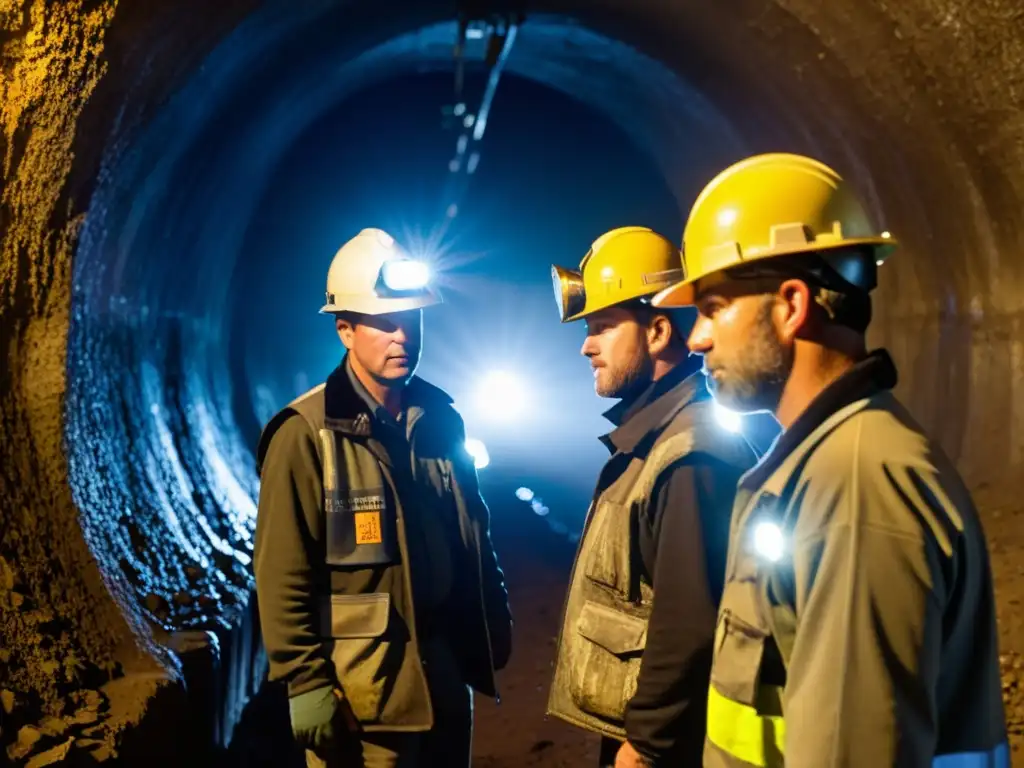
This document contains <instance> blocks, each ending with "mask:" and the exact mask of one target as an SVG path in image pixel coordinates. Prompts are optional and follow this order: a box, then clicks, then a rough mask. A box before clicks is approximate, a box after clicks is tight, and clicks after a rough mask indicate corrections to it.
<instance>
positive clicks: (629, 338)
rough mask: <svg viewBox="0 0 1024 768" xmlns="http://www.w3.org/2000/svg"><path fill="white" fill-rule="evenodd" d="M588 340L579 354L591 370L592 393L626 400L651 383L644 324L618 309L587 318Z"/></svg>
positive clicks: (651, 363)
mask: <svg viewBox="0 0 1024 768" xmlns="http://www.w3.org/2000/svg"><path fill="white" fill-rule="evenodd" d="M586 323H587V338H586V340H584V342H583V347H582V348H581V349H580V354H582V355H584V356H585V357H587V358H589V359H590V365H591V366H592V367H593V369H594V391H595V392H597V394H598V395H600V396H601V397H617V398H622V397H628V396H629V395H630V394H632V393H634V392H636V391H637V390H639V389H642V388H643V387H644V386H646V385H647V384H649V383H650V381H651V378H652V376H653V375H654V362H653V360H652V359H651V355H650V350H649V348H648V341H647V324H646V323H640V322H638V321H637V319H636V317H635V315H633V313H632V312H630V311H629V310H627V309H623V308H621V307H609V308H608V309H602V310H599V311H598V312H595V313H594V314H592V315H588V316H587V318H586Z"/></svg>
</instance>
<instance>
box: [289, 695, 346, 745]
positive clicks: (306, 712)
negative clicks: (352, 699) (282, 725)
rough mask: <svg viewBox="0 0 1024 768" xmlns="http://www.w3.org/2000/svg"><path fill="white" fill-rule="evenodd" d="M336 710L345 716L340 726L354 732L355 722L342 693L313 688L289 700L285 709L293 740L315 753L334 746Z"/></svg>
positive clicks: (336, 724) (336, 722)
mask: <svg viewBox="0 0 1024 768" xmlns="http://www.w3.org/2000/svg"><path fill="white" fill-rule="evenodd" d="M339 709H343V710H344V711H343V712H342V714H343V715H345V717H344V723H343V726H342V727H345V728H347V729H348V730H350V731H355V730H356V729H357V728H358V723H356V720H355V717H354V716H353V715H352V711H351V709H349V706H348V702H345V701H342V697H341V692H340V691H337V690H335V689H334V688H333V687H331V686H325V687H323V688H316V689H314V690H312V691H306V692H305V693H300V694H299V695H298V696H293V697H292V698H290V699H289V700H288V710H289V713H290V715H291V721H292V733H293V734H294V735H295V741H297V742H298V743H299V744H301V745H302V746H303V747H305V748H306V749H311V750H313V751H314V752H316V753H322V752H325V751H327V750H329V749H330V748H331V747H332V746H333V745H334V743H335V728H336V727H338V725H339V724H338V714H339V713H338V710H339Z"/></svg>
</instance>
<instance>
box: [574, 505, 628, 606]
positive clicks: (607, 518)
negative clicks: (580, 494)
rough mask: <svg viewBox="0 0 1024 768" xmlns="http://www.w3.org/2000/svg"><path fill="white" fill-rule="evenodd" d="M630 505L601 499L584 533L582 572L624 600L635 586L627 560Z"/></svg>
mask: <svg viewBox="0 0 1024 768" xmlns="http://www.w3.org/2000/svg"><path fill="white" fill-rule="evenodd" d="M630 526H631V516H630V508H629V507H628V506H626V505H624V504H618V503H615V502H611V501H601V502H600V503H599V504H598V505H597V506H596V507H595V508H594V513H593V519H592V520H591V523H590V530H589V531H587V533H586V538H585V542H586V550H587V551H586V553H585V555H584V564H583V573H584V574H585V575H586V577H587V578H588V579H590V580H591V581H592V582H594V583H596V584H599V585H601V586H602V587H605V588H607V589H610V590H611V591H612V592H614V593H615V594H616V596H618V597H620V598H621V599H624V600H629V599H631V597H632V595H633V594H634V592H636V590H635V589H634V585H633V578H634V574H633V569H632V568H631V564H630V546H631V543H632V541H633V536H631V535H630Z"/></svg>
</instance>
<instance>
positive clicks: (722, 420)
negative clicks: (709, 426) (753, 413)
mask: <svg viewBox="0 0 1024 768" xmlns="http://www.w3.org/2000/svg"><path fill="white" fill-rule="evenodd" d="M715 418H716V419H717V420H718V423H719V425H721V427H722V428H723V429H726V430H728V431H729V432H739V431H740V429H741V428H742V427H743V419H742V417H741V416H740V415H739V414H738V413H736V411H730V410H729V409H728V408H724V407H722V406H721V405H719V404H718V403H715Z"/></svg>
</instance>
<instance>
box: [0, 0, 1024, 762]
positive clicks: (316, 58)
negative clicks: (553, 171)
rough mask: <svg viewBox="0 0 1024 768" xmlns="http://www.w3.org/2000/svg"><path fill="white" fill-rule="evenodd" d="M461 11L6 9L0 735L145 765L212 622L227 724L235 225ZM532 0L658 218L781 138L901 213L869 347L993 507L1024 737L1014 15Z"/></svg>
mask: <svg viewBox="0 0 1024 768" xmlns="http://www.w3.org/2000/svg"><path fill="white" fill-rule="evenodd" d="M454 10H455V9H454V7H453V6H452V5H451V4H449V3H438V2H416V3H412V2H409V3H404V2H386V3H381V2H377V3H371V2H364V1H363V0H353V1H352V2H338V1H337V0H335V1H334V2H328V1H327V0H319V1H318V2H309V3H304V4H301V6H298V5H296V4H294V3H287V2H283V0H282V1H278V0H274V1H273V2H268V3H264V4H258V3H255V2H240V1H234V2H221V3H216V4H214V3H202V2H198V0H190V2H185V3H180V2H179V3H172V2H160V1H158V0H152V1H151V2H147V3H136V4H126V3H121V4H119V3H118V2H116V0H89V1H88V2H86V1H85V0H70V1H69V2H67V3H61V4H51V3H45V2H43V1H42V0H22V2H16V3H6V4H0V46H2V56H0V61H2V70H0V71H2V78H0V94H2V100H0V108H2V115H3V130H2V131H0V150H2V155H3V158H4V167H3V176H2V177H0V178H2V188H0V189H2V198H0V235H2V257H0V270H2V271H0V277H2V280H0V313H2V315H0V316H2V323H0V338H2V340H3V345H4V348H5V350H6V362H5V365H4V366H3V368H2V370H0V382H2V387H3V393H4V395H3V397H2V398H0V414H2V428H0V429H2V434H3V435H4V436H5V437H4V438H3V439H2V440H0V466H2V474H0V477H2V485H0V503H2V507H0V510H2V512H0V514H2V520H0V522H2V529H0V704H2V709H0V747H3V748H4V749H5V750H6V751H7V756H8V757H9V758H11V759H12V760H27V759H28V758H29V756H30V755H40V754H46V755H48V757H46V758H45V759H46V761H49V762H45V761H44V762H39V763H37V764H39V765H45V764H50V763H52V762H57V761H59V760H62V759H65V758H68V759H70V758H69V756H73V755H74V754H78V753H85V752H88V753H90V754H91V755H92V757H93V758H94V759H100V760H102V759H108V758H112V757H114V756H115V754H117V755H119V756H120V757H121V758H122V759H124V760H125V762H126V763H127V764H136V763H134V762H132V760H146V761H147V762H148V763H150V764H159V757H160V756H164V757H166V756H167V755H169V754H171V753H172V752H173V749H178V748H180V747H181V745H180V743H179V744H175V741H176V740H175V738H174V737H173V735H171V736H168V735H167V734H168V733H172V734H173V730H174V729H173V728H169V726H168V725H167V723H178V722H184V721H185V720H188V718H190V717H194V713H192V712H191V711H190V710H189V706H190V702H191V703H192V704H194V702H195V701H196V699H195V697H194V695H192V696H189V695H187V694H185V693H183V692H182V686H181V684H180V680H181V676H182V675H183V674H186V675H189V674H194V672H192V671H190V668H189V665H190V664H191V665H196V664H198V665H200V666H201V665H202V664H204V663H208V661H209V658H210V657H211V655H216V654H213V651H212V650H211V648H212V647H214V646H216V647H218V648H219V651H218V654H219V656H220V657H221V658H223V659H226V660H227V661H226V662H225V663H226V664H227V665H228V666H229V667H231V669H232V670H234V671H232V672H230V674H229V675H228V676H229V677H230V676H231V675H233V676H234V677H233V678H232V679H231V681H230V683H229V684H228V685H227V686H226V691H227V693H226V694H224V695H221V694H218V695H219V696H220V698H218V699H217V700H216V703H215V704H209V706H211V707H215V708H217V710H218V713H217V714H216V715H215V716H211V717H213V718H214V719H215V720H216V722H217V725H216V729H215V730H216V733H214V734H212V735H211V738H214V739H216V740H220V741H221V742H224V743H226V741H227V739H228V736H229V735H230V731H231V729H232V727H233V726H234V724H235V722H236V721H237V720H238V719H239V717H240V716H241V714H242V708H243V707H244V705H245V698H246V696H247V695H248V694H249V693H251V692H252V691H254V690H255V689H256V687H257V686H258V683H259V680H258V677H259V675H260V674H261V671H260V669H261V665H260V660H259V655H260V652H259V649H258V647H257V644H256V642H255V623H254V622H255V617H254V615H253V614H254V608H253V602H254V601H253V600H251V588H252V578H251V569H250V557H251V552H252V536H253V529H254V515H255V505H254V499H255V497H256V493H257V488H258V481H257V478H256V476H255V471H254V466H253V457H252V451H253V444H252V443H253V435H254V430H256V429H258V428H259V423H260V420H261V416H260V411H259V408H258V407H257V400H258V398H257V396H256V392H255V388H254V387H255V383H254V382H255V381H257V380H262V381H264V382H266V381H268V380H269V381H271V382H273V380H274V376H287V374H286V373H284V372H282V373H280V374H279V373H278V372H276V371H274V370H272V369H271V368H269V367H264V368H261V369H259V370H258V371H257V372H256V374H255V375H253V372H252V371H250V370H247V368H246V364H245V363H244V362H243V363H241V364H240V363H239V357H238V354H239V353H238V348H239V344H240V341H239V334H240V333H242V334H244V333H245V332H246V331H245V330H244V329H245V327H246V324H245V323H244V322H239V317H240V314H239V313H240V312H243V313H244V311H245V310H244V306H242V307H240V304H239V302H240V301H241V300H242V299H241V298H240V297H239V296H238V295H237V293H236V291H234V289H233V286H234V285H235V284H236V281H237V279H238V277H239V275H244V274H245V271H246V269H247V253H246V242H247V240H246V238H247V233H249V232H250V230H251V228H252V226H253V221H254V217H255V216H256V215H257V212H258V211H259V208H260V202H261V200H262V199H263V198H264V196H265V194H266V192H267V184H268V183H269V181H270V179H271V178H272V176H273V174H274V173H275V170H276V169H277V168H278V166H279V163H280V162H281V160H282V158H283V157H285V156H286V154H287V153H288V152H289V150H290V149H291V148H292V147H293V146H294V145H295V142H296V141H298V140H299V139H300V137H301V136H302V135H303V134H304V132H305V131H306V130H307V129H308V128H309V127H310V126H311V125H313V124H314V123H316V121H317V120H319V119H321V118H322V117H323V116H324V115H325V114H328V113H331V112H332V111H337V110H343V109H344V108H345V105H346V104H356V103H357V101H355V100H354V99H355V96H356V95H357V94H359V93H360V92H362V91H365V90H366V89H367V88H370V87H373V86H374V85H375V84H380V83H386V82H388V81H389V80H392V79H394V78H397V77H403V76H406V77H407V76H410V75H413V74H417V73H419V74H422V73H429V72H437V73H447V72H450V71H451V67H452V45H453V41H454V39H455V31H456V24H455V22H454V20H453V19H454ZM526 11H527V14H528V15H527V18H526V21H525V22H524V23H523V24H522V26H521V28H520V29H519V32H518V37H517V40H516V42H515V46H514V48H513V49H512V53H511V55H510V57H509V59H508V61H507V65H506V66H507V72H508V74H510V75H512V76H514V77H519V78H524V79H527V80H531V81H534V82H535V83H537V84H539V85H542V86H543V87H545V88H547V89H551V90H553V91H556V92H561V93H564V94H565V95H566V98H570V97H571V98H574V99H577V100H579V101H581V102H583V103H584V104H586V105H587V107H588V108H589V109H592V110H594V111H595V112H597V113H600V114H602V115H604V116H605V117H606V118H607V119H608V120H609V121H611V122H612V123H614V124H615V125H616V126H617V128H618V130H621V131H622V132H624V134H626V135H628V136H629V137H630V138H631V139H632V141H633V142H634V143H635V144H636V145H637V146H638V147H640V148H642V150H643V151H644V152H646V153H647V156H648V158H649V159H650V162H651V164H652V167H655V168H657V169H658V170H659V171H660V174H661V175H662V177H663V180H664V184H665V187H666V188H667V189H668V190H669V191H670V192H671V194H672V195H673V196H674V198H675V202H676V204H677V206H678V211H679V212H680V218H679V221H678V222H676V223H675V229H674V230H673V231H672V232H670V233H669V234H671V235H672V236H673V237H678V235H679V233H680V232H681V230H682V223H683V222H682V215H683V214H684V213H685V211H686V210H687V209H688V207H689V204H690V202H691V200H692V199H693V197H694V196H695V194H696V192H697V191H698V190H699V188H700V187H701V186H702V184H703V183H704V182H705V181H706V180H707V179H708V178H710V177H711V176H712V175H713V174H714V173H715V172H716V171H717V170H719V169H720V168H722V167H724V166H725V165H727V164H729V163H730V162H732V161H734V160H736V159H738V158H739V157H741V156H742V155H744V154H748V153H752V152H759V151H774V150H782V151H801V152H808V153H812V154H815V155H818V156H820V157H821V158H822V159H823V160H825V161H827V162H829V163H830V164H832V165H834V166H836V167H837V168H839V169H840V170H841V171H842V172H843V173H845V174H846V175H848V176H850V177H851V178H852V179H853V180H854V181H855V183H856V184H857V186H858V187H859V188H860V189H861V190H863V191H864V192H865V193H866V194H867V195H868V197H869V201H870V203H871V207H872V212H873V213H874V215H875V217H876V218H877V219H878V220H879V221H880V222H881V223H882V224H883V225H884V226H885V227H886V228H887V229H889V230H891V231H892V232H893V233H894V234H895V235H896V236H897V237H898V238H900V240H901V241H902V244H903V252H902V253H901V254H899V255H898V257H897V258H894V259H893V260H892V261H891V262H890V263H889V264H887V265H886V267H885V271H884V274H883V282H882V286H881V288H880V292H879V298H878V300H877V302H876V307H877V310H876V321H875V325H874V336H873V339H872V341H873V342H874V343H875V344H876V345H884V346H886V347H888V348H889V349H890V350H891V351H892V353H893V355H894V358H895V359H896V361H897V364H898V365H899V367H900V371H901V383H900V386H899V393H900V395H901V396H902V397H903V398H904V400H905V401H906V402H907V403H908V405H909V407H910V409H911V411H912V412H913V413H914V414H915V415H916V416H917V417H918V418H919V419H920V420H921V421H922V422H923V423H924V424H925V426H926V427H927V428H928V429H930V430H931V431H932V432H933V433H934V434H936V435H937V436H938V437H939V438H940V440H941V442H942V443H943V445H944V447H945V449H946V450H947V452H948V453H949V454H950V456H951V457H952V458H953V459H954V460H955V461H956V462H957V463H958V464H959V466H960V467H961V468H962V470H963V472H964V474H965V477H966V478H967V480H968V482H969V484H970V486H971V489H972V491H973V492H974V493H975V497H976V499H977V501H978V503H979V506H980V507H981V508H982V511H983V515H984V519H985V524H986V526H987V528H988V531H989V537H990V542H991V546H992V550H993V556H994V561H995V567H996V576H997V590H998V593H999V598H1000V611H1001V614H1000V622H1001V637H1002V643H1003V651H1004V654H1005V657H1006V670H1005V674H1006V680H1005V682H1004V687H1005V690H1006V692H1007V696H1008V700H1009V701H1010V703H1011V705H1012V707H1011V710H1010V717H1011V730H1012V732H1013V733H1014V736H1013V737H1012V738H1014V739H1017V741H1016V742H1015V743H1014V749H1015V750H1017V749H1019V748H1020V747H1021V743H1022V742H1021V733H1022V732H1024V690H1022V687H1024V682H1021V681H1020V679H1019V675H1020V671H1019V670H1020V665H1021V661H1020V654H1021V652H1024V622H1022V620H1021V619H1020V618H1019V616H1017V615H1016V614H1017V613H1018V607H1019V601H1020V600H1022V599H1024V569H1022V568H1020V567H1019V566H1017V565H1016V563H1015V562H1014V556H1015V554H1019V551H1020V547H1021V546H1024V532H1022V531H1019V530H1018V529H1019V528H1020V520H1021V511H1022V507H1021V504H1020V501H1019V492H1018V491H1017V488H1016V482H1015V480H1016V478H1017V477H1018V476H1019V473H1020V472H1021V471H1022V469H1024V466H1022V465H1024V424H1022V421H1024V394H1022V392H1024V390H1021V388H1020V387H1018V386H1015V384H1016V383H1017V381H1018V380H1019V377H1020V374H1021V368H1022V366H1024V344H1022V340H1024V333H1022V329H1021V327H1020V322H1021V309H1022V304H1024V286H1022V282H1024V277H1022V271H1024V267H1022V259H1021V253H1022V250H1024V220H1022V208H1021V205H1020V201H1021V199H1022V193H1024V189H1022V187H1024V180H1022V179H1024V177H1022V175H1021V169H1022V168H1024V11H1022V10H1021V9H1019V8H1018V7H1017V4H1016V3H1015V2H1014V0H989V2H986V3H968V2H962V1H961V0H907V1H906V2H904V3H902V4H900V5H899V6H893V5H889V4H886V3H883V2H875V1H873V2H870V3H854V2H847V0H842V1H839V0H836V2H832V3H829V4H827V7H826V4H823V3H819V2H813V1H812V0H807V1H806V2H805V1H804V0H777V1H776V2H773V3H771V4H764V3H757V2H753V0H739V1H738V2H734V3H729V4H714V5H713V4H700V5H695V4H691V3H683V2H675V1H673V2H665V1H664V0H644V2H637V1H636V0H634V1H633V2H616V1H614V0H602V2H589V3H583V2H573V1H572V0H569V1H567V2H559V1H557V0H552V1H551V2H533V3H528V4H527V5H526ZM467 55H468V56H470V57H471V58H472V57H474V56H475V57H476V58H479V57H480V55H481V51H480V50H479V49H470V52H469V53H468V54H467ZM353 109H355V107H354V108H353ZM544 140H545V137H543V136H537V137H531V138H529V139H526V138H524V146H525V145H526V144H527V143H528V141H535V142H541V141H544ZM485 144H486V140H485ZM524 151H525V150H524ZM484 155H485V157H484V160H483V162H484V163H486V162H487V159H486V149H485V150H484ZM554 217H557V211H556V212H553V218H554ZM616 225H618V222H613V223H609V226H616ZM339 244H340V243H339ZM323 257H324V259H327V258H329V254H324V256H323ZM547 258H549V257H548V255H547V254H543V255H541V256H540V259H541V261H543V260H544V259H547ZM284 263H286V262H285V261H282V264H284ZM324 268H326V261H324ZM545 311H546V310H545ZM241 316H242V317H244V315H241ZM547 319H549V318H548V317H545V320H547ZM550 319H552V320H553V312H552V313H551V315H550ZM239 328H242V330H241V331H240V330H239ZM251 342H252V340H251V339H250V343H251ZM282 381H283V379H280V380H278V382H277V384H276V385H275V386H277V387H278V389H281V387H282V386H283V384H282ZM189 649H192V651H191V655H190V651H189ZM197 649H198V650H197ZM204 654H205V655H204ZM183 664H184V667H183ZM232 692H233V693H232ZM225 696H226V698H225ZM26 729H27V730H26ZM133 734H136V735H135V736H133ZM138 734H141V735H138ZM527 746H529V745H527ZM62 750H63V751H62ZM511 754H512V753H509V755H511ZM168 759H170V758H168ZM510 759H511V758H510ZM490 764H492V765H503V764H505V763H499V762H493V763H490ZM508 764H512V763H508ZM537 764H552V765H553V764H556V763H554V762H546V763H545V762H538V763H537Z"/></svg>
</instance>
